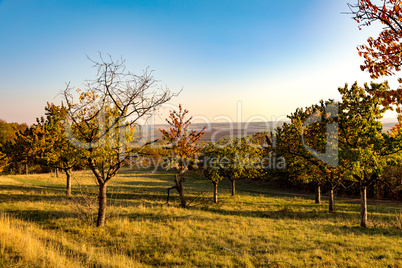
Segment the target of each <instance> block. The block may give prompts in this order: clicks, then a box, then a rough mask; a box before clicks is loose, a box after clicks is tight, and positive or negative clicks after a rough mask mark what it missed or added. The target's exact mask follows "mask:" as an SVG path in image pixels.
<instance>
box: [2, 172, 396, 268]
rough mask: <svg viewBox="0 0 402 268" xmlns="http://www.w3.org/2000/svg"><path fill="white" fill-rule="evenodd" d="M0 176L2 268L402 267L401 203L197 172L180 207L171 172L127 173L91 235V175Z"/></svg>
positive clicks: (116, 182) (93, 204) (120, 178)
mask: <svg viewBox="0 0 402 268" xmlns="http://www.w3.org/2000/svg"><path fill="white" fill-rule="evenodd" d="M64 183H65V177H64V176H63V175H60V176H59V177H58V178H56V177H54V176H51V174H40V175H7V176H1V177H0V267H31V268H32V267H402V230H401V228H402V206H401V205H399V204H397V203H392V202H386V201H376V200H370V202H369V207H368V211H369V215H368V216H369V224H370V228H367V229H366V228H360V227H359V211H360V210H359V208H360V205H359V200H354V199H346V198H345V199H337V200H336V212H334V213H329V212H328V211H327V210H328V203H327V201H326V200H325V198H326V196H325V195H324V198H323V199H324V200H323V203H322V204H315V203H314V196H313V195H312V194H309V193H297V192H292V191H285V190H281V189H278V188H275V187H272V186H271V185H270V184H267V183H264V182H259V183H258V182H256V183H250V182H247V181H239V182H238V183H237V187H236V188H237V195H236V196H235V197H232V196H231V195H230V193H231V191H230V183H229V182H226V181H222V182H221V183H220V185H219V189H218V190H219V199H218V201H219V203H218V204H214V203H213V202H212V188H213V186H212V183H211V182H209V181H208V180H206V179H205V178H202V177H199V176H198V175H197V174H196V173H191V174H189V176H188V179H187V180H186V182H185V184H184V186H185V193H186V194H187V198H188V200H189V202H190V208H188V209H181V208H179V207H178V205H179V200H178V197H177V194H176V193H173V196H172V197H173V199H171V204H170V206H167V205H166V193H167V192H166V189H167V188H168V187H170V186H172V185H173V182H172V175H171V174H170V173H168V172H166V171H159V172H156V173H152V172H148V171H141V170H131V169H128V168H125V169H123V170H122V171H121V172H120V173H119V174H118V176H117V177H116V178H114V179H113V180H112V181H111V183H110V185H109V187H108V210H107V222H106V226H104V227H102V228H96V227H95V225H94V221H95V219H96V198H97V196H96V194H97V187H96V184H95V180H94V178H93V177H92V174H91V173H90V172H89V171H77V172H74V173H73V197H71V198H68V197H66V196H65V189H64Z"/></svg>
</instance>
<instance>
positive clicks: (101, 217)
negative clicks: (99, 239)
mask: <svg viewBox="0 0 402 268" xmlns="http://www.w3.org/2000/svg"><path fill="white" fill-rule="evenodd" d="M106 186H107V185H106V184H105V183H100V184H99V198H98V199H99V200H98V201H99V210H98V220H97V221H96V226H97V227H100V226H104V225H105V222H106Z"/></svg>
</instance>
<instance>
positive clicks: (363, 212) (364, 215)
mask: <svg viewBox="0 0 402 268" xmlns="http://www.w3.org/2000/svg"><path fill="white" fill-rule="evenodd" d="M366 192H367V187H366V186H361V187H360V202H361V206H360V226H361V227H364V228H367V195H366Z"/></svg>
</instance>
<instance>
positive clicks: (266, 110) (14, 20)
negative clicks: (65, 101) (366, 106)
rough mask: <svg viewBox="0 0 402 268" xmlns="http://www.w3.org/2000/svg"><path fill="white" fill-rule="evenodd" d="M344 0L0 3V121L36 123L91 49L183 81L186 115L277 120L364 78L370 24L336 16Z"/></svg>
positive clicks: (171, 83)
mask: <svg viewBox="0 0 402 268" xmlns="http://www.w3.org/2000/svg"><path fill="white" fill-rule="evenodd" d="M351 1H352V2H354V1H355V0H349V1H346V0H305V1H300V0H288V1H273V0H248V1H246V0H202V1H201V0H197V1H195V0H181V1H179V0H177V1H162V0H159V1H157V0H143V1H139V0H138V1H134V0H133V1H119V0H108V1H106V0H104V1H82V0H79V1H75V0H57V1H56V0H47V1H45V0H25V1H23V0H3V1H1V0H0V60H1V61H0V93H1V97H0V118H2V119H5V120H6V121H8V122H14V121H16V122H20V123H22V122H26V123H28V124H31V123H33V122H34V121H35V118H36V117H39V116H41V115H43V113H44V107H45V105H46V102H48V101H49V102H54V103H57V104H59V103H60V102H61V97H60V95H58V93H60V91H61V90H62V89H64V88H65V83H66V82H70V81H71V84H72V85H73V86H75V87H80V86H81V85H82V81H83V80H85V79H92V78H94V75H95V71H94V69H92V68H91V63H90V62H89V61H88V60H87V59H86V55H88V56H89V57H91V58H94V59H96V58H97V56H98V51H99V52H102V53H103V54H107V53H109V54H110V55H112V57H114V58H116V59H117V58H119V57H121V56H122V57H123V58H125V59H126V62H127V67H128V69H129V70H130V71H133V72H134V73H141V72H142V70H143V69H145V68H146V67H148V66H149V67H150V69H152V70H154V71H155V72H154V76H155V78H156V79H157V80H160V83H161V85H163V86H165V85H166V86H168V87H169V88H170V89H171V90H172V91H174V92H177V91H179V90H180V89H182V88H183V91H182V93H181V94H180V96H179V97H177V98H175V99H173V100H172V104H178V103H182V104H183V106H184V107H185V108H188V109H189V110H190V113H191V114H193V115H203V116H206V117H207V118H209V120H211V121H217V118H216V116H219V115H225V116H229V117H231V118H232V119H233V120H234V121H237V120H238V119H239V115H238V114H241V120H242V121H246V120H248V119H250V118H251V117H252V116H260V118H267V119H268V120H272V119H275V118H284V116H285V115H286V114H289V113H291V112H293V111H294V110H295V109H296V108H297V107H304V106H308V105H311V104H313V103H317V102H318V101H319V100H320V99H328V98H335V99H337V98H338V93H337V88H338V87H339V86H343V85H344V83H346V82H347V83H349V84H351V83H353V82H354V81H356V80H358V81H359V82H361V83H363V82H365V81H367V82H368V81H370V78H369V76H368V75H367V74H366V73H363V72H361V71H360V68H359V65H360V64H361V63H362V59H361V58H359V56H358V55H357V53H356V52H357V51H356V46H357V45H359V44H363V43H365V40H366V39H367V37H368V36H370V35H372V36H377V34H378V31H376V30H375V29H374V28H365V29H363V30H362V31H359V30H358V27H357V25H356V23H355V22H354V21H353V20H352V19H351V16H350V15H343V14H341V12H345V11H348V7H347V3H348V2H351ZM377 30H378V29H377ZM239 102H241V112H240V111H238V106H239Z"/></svg>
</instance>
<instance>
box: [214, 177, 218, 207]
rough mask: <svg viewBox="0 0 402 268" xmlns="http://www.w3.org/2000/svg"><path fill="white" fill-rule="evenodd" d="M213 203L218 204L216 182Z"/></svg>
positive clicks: (215, 183)
mask: <svg viewBox="0 0 402 268" xmlns="http://www.w3.org/2000/svg"><path fill="white" fill-rule="evenodd" d="M213 184H214V203H215V204H216V203H218V182H216V181H214V182H213Z"/></svg>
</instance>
